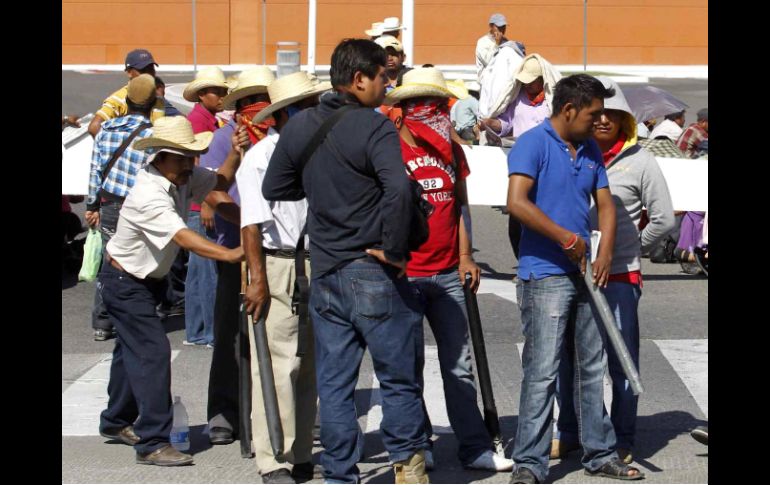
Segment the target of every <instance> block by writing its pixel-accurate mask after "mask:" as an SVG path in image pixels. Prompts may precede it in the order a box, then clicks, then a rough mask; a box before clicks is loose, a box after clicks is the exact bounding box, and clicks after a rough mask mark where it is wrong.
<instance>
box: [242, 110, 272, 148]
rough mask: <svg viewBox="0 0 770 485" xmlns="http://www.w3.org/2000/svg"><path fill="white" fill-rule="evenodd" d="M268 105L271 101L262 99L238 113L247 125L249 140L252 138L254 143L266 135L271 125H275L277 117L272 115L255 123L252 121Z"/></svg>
mask: <svg viewBox="0 0 770 485" xmlns="http://www.w3.org/2000/svg"><path fill="white" fill-rule="evenodd" d="M268 106H270V103H267V102H265V101H260V102H258V103H254V104H250V105H248V106H246V107H245V108H243V109H242V110H240V111H239V112H238V114H240V115H241V121H242V122H243V124H244V125H245V126H246V129H247V132H248V134H249V140H251V143H252V144H254V143H257V142H258V141H259V140H261V139H262V138H264V137H266V136H267V129H268V128H270V127H271V126H275V119H274V118H273V117H272V116H268V117H267V118H266V119H264V120H262V122H261V123H256V124H255V123H252V122H251V120H252V118H254V117H255V116H256V115H257V114H258V113H259V112H260V111H262V110H263V109H265V108H267V107H268Z"/></svg>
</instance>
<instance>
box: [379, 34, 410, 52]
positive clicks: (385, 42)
mask: <svg viewBox="0 0 770 485" xmlns="http://www.w3.org/2000/svg"><path fill="white" fill-rule="evenodd" d="M374 42H375V43H376V44H377V45H379V46H380V47H382V48H383V49H385V48H388V47H392V48H393V49H395V50H396V52H404V46H403V45H401V42H399V41H398V39H396V38H395V37H393V36H392V35H382V36H380V37H377V38H376V39H375V40H374Z"/></svg>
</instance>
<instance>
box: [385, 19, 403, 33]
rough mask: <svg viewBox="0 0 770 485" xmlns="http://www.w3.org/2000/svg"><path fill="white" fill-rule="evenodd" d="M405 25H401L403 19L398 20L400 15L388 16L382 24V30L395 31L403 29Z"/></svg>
mask: <svg viewBox="0 0 770 485" xmlns="http://www.w3.org/2000/svg"><path fill="white" fill-rule="evenodd" d="M403 29H404V26H403V25H401V21H400V20H398V17H386V18H385V20H383V21H382V26H380V30H382V31H383V32H393V31H394V30H403Z"/></svg>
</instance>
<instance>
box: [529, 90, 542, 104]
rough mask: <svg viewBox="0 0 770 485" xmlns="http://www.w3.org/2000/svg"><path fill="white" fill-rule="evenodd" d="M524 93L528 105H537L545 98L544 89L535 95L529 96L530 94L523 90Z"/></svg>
mask: <svg viewBox="0 0 770 485" xmlns="http://www.w3.org/2000/svg"><path fill="white" fill-rule="evenodd" d="M524 94H526V95H527V98H528V99H529V104H530V106H537V105H539V104H540V103H542V102H543V101H544V100H545V89H543V90H542V91H540V93H539V94H538V95H536V96H530V94H529V93H528V92H526V91H524Z"/></svg>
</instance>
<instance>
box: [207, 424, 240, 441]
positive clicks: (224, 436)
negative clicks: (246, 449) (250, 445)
mask: <svg viewBox="0 0 770 485" xmlns="http://www.w3.org/2000/svg"><path fill="white" fill-rule="evenodd" d="M233 441H235V438H233V431H232V430H230V429H227V428H222V427H220V426H216V427H214V428H211V429H209V443H211V444H212V445H229V444H230V443H232V442H233Z"/></svg>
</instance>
